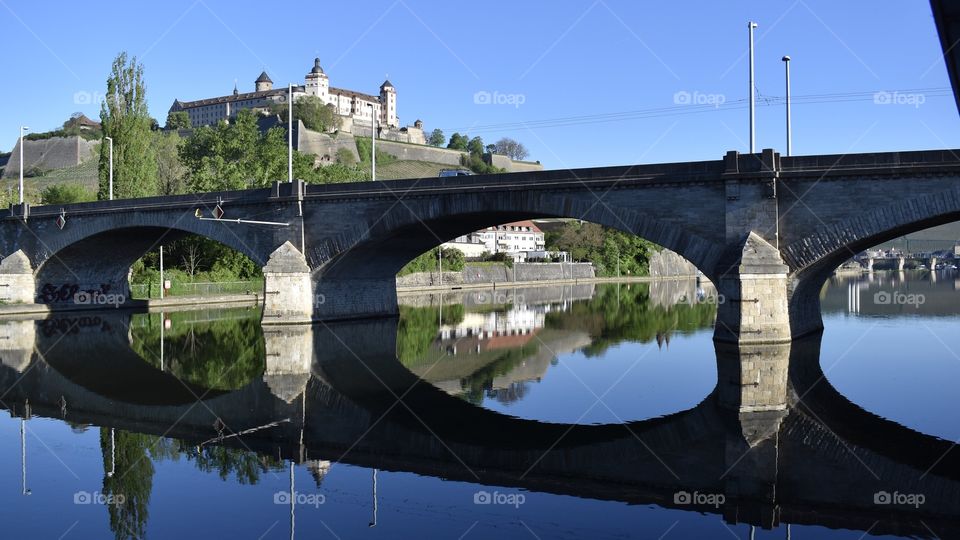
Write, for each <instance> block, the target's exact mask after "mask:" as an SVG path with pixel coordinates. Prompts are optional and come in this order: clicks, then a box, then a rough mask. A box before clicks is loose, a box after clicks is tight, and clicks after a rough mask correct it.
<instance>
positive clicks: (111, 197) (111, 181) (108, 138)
mask: <svg viewBox="0 0 960 540" xmlns="http://www.w3.org/2000/svg"><path fill="white" fill-rule="evenodd" d="M104 139H106V140H107V142H109V143H110V184H109V194H110V200H111V201H112V200H113V137H104Z"/></svg>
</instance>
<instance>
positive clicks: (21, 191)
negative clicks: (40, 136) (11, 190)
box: [20, 126, 30, 204]
mask: <svg viewBox="0 0 960 540" xmlns="http://www.w3.org/2000/svg"><path fill="white" fill-rule="evenodd" d="M29 129H30V128H29V127H27V126H20V204H23V134H24V133H25V132H26V131H28V130H29Z"/></svg>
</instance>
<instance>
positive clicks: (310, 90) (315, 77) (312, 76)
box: [303, 58, 330, 103]
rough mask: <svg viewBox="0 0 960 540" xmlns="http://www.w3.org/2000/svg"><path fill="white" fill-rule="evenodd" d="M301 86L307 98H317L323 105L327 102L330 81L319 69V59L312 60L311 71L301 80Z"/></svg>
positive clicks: (320, 68)
mask: <svg viewBox="0 0 960 540" xmlns="http://www.w3.org/2000/svg"><path fill="white" fill-rule="evenodd" d="M303 85H304V87H305V89H306V92H307V95H308V96H317V97H318V98H320V99H321V100H323V102H324V103H327V102H328V98H327V93H328V92H329V90H330V79H329V78H328V77H327V74H326V73H324V72H323V68H322V67H320V59H319V58H314V59H313V69H311V70H310V73H307V75H306V77H304V78H303Z"/></svg>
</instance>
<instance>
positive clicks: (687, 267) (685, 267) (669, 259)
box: [650, 249, 697, 277]
mask: <svg viewBox="0 0 960 540" xmlns="http://www.w3.org/2000/svg"><path fill="white" fill-rule="evenodd" d="M695 275H697V267H696V266H694V265H693V263H691V262H690V261H688V260H686V259H684V258H683V257H681V256H680V255H677V254H676V253H675V252H673V251H670V250H669V249H664V250H662V251H660V252H658V253H655V254H653V255H652V256H651V257H650V276H651V277H676V276H695Z"/></svg>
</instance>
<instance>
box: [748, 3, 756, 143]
mask: <svg viewBox="0 0 960 540" xmlns="http://www.w3.org/2000/svg"><path fill="white" fill-rule="evenodd" d="M756 27H757V23H755V22H753V21H750V22H748V23H747V31H748V33H749V35H750V36H749V37H750V153H751V154H754V153H756V152H757V140H756V138H757V136H756V129H755V122H756V107H757V105H756V103H755V101H756V99H755V87H754V84H753V30H754V28H756Z"/></svg>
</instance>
